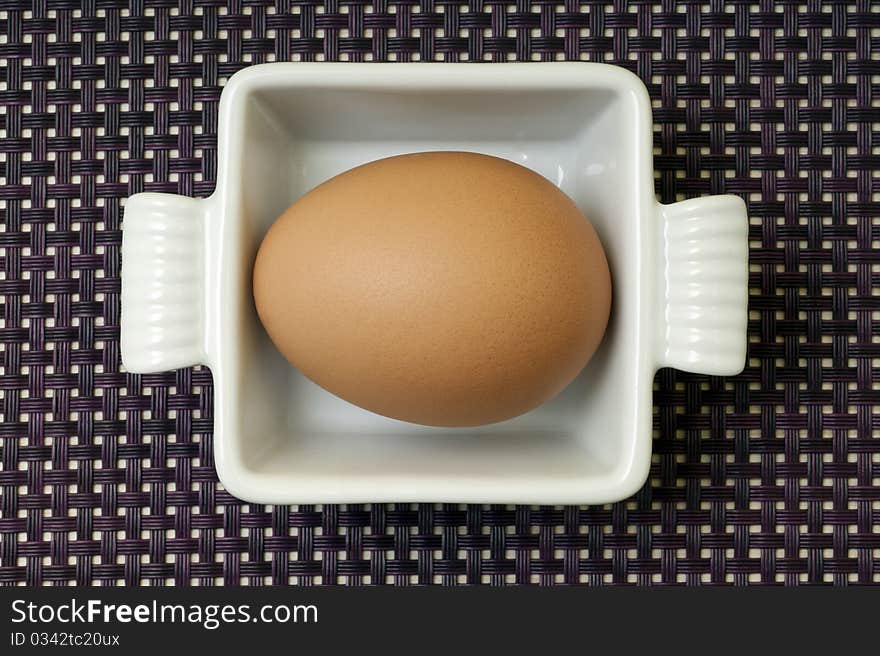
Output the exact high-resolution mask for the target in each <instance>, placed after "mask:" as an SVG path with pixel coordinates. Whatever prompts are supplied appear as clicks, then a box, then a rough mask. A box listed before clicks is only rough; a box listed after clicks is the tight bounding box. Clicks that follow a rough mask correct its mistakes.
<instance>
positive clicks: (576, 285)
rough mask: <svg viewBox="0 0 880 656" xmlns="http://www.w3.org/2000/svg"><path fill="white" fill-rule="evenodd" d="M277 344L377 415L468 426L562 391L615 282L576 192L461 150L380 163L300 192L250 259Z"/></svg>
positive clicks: (590, 349) (593, 335) (587, 351)
mask: <svg viewBox="0 0 880 656" xmlns="http://www.w3.org/2000/svg"><path fill="white" fill-rule="evenodd" d="M253 282H254V299H255V303H256V308H257V312H258V314H259V316H260V319H261V321H262V323H263V325H264V326H265V328H266V330H267V332H268V334H269V336H270V337H271V339H272V341H273V342H274V343H275V345H276V346H277V348H278V349H279V351H280V352H281V353H282V354H283V355H284V357H286V358H287V360H289V361H290V363H291V364H293V365H294V366H295V367H297V368H298V369H299V370H300V371H301V372H302V373H303V374H305V375H306V376H307V377H308V378H310V379H311V380H313V381H314V382H315V383H317V384H318V385H320V386H322V387H323V388H325V389H326V390H328V391H330V392H332V393H333V394H336V395H338V396H339V397H341V398H343V399H345V400H347V401H349V402H351V403H354V404H356V405H358V406H361V407H363V408H366V409H368V410H371V411H373V412H376V413H379V414H381V415H385V416H388V417H393V418H396V419H402V420H405V421H410V422H415V423H420V424H428V425H435V426H473V425H479V424H487V423H492V422H497V421H501V420H504V419H508V418H510V417H514V416H516V415H519V414H522V413H524V412H527V411H529V410H531V409H533V408H535V407H536V406H538V405H539V404H541V403H543V402H544V401H546V400H548V399H550V398H551V397H553V396H555V395H556V394H557V393H559V392H560V391H561V390H562V389H563V388H564V387H565V386H566V385H568V384H569V383H570V382H571V381H572V380H573V379H574V378H575V377H576V376H577V374H578V373H579V372H580V371H581V369H582V368H583V367H584V366H585V364H586V363H587V361H588V360H589V359H590V357H591V356H592V355H593V353H594V351H595V350H596V348H597V347H598V345H599V343H600V341H601V339H602V335H603V333H604V332H605V328H606V324H607V321H608V316H609V311H610V307H611V279H610V274H609V270H608V263H607V261H606V258H605V253H604V251H603V249H602V245H601V243H600V241H599V238H598V236H597V235H596V232H595V230H594V229H593V227H592V226H591V225H590V223H589V221H588V220H587V219H586V218H585V217H584V216H583V214H582V213H581V212H580V211H579V210H578V208H577V207H576V206H575V204H574V203H573V202H572V200H571V199H570V198H568V197H567V196H566V195H565V194H564V193H563V192H561V191H560V190H559V189H557V188H556V187H555V186H554V185H553V184H552V183H550V182H549V181H548V180H546V179H545V178H543V177H542V176H540V175H538V174H537V173H534V172H533V171H531V170H529V169H527V168H525V167H523V166H520V165H518V164H514V163H512V162H509V161H507V160H503V159H499V158H496V157H490V156H486V155H479V154H474V153H464V152H430V153H417V154H411V155H401V156H397V157H391V158H388V159H382V160H378V161H375V162H371V163H369V164H366V165H363V166H360V167H357V168H355V169H351V170H349V171H346V172H345V173H342V174H340V175H338V176H336V177H334V178H332V179H331V180H328V181H327V182H325V183H323V184H321V185H320V186H318V187H316V188H315V189H313V190H312V191H310V192H309V193H307V194H305V195H304V196H303V197H301V198H300V199H299V200H298V201H296V202H295V203H294V204H293V205H291V206H290V207H289V208H288V209H287V210H286V211H285V212H284V214H282V215H281V217H280V218H279V219H278V220H277V221H276V222H275V223H274V224H273V225H272V227H271V228H270V230H269V232H268V233H267V235H266V237H265V238H264V240H263V242H262V244H261V246H260V249H259V252H258V254H257V258H256V262H255V265H254V281H253Z"/></svg>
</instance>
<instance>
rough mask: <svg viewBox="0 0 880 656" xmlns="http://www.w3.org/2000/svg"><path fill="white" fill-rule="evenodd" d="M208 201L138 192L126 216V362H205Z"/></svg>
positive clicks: (143, 366) (135, 365)
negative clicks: (205, 252) (206, 204)
mask: <svg viewBox="0 0 880 656" xmlns="http://www.w3.org/2000/svg"><path fill="white" fill-rule="evenodd" d="M202 203H203V202H202V201H199V200H196V199H193V198H187V197H185V196H176V195H174V194H158V193H142V194H136V195H134V196H132V197H131V198H129V199H128V201H126V203H125V213H124V215H123V222H122V319H121V323H122V326H121V336H120V341H121V349H122V364H123V365H124V366H125V368H126V369H127V370H128V371H130V372H132V373H151V372H155V371H166V370H169V369H178V368H180V367H188V366H191V365H194V364H199V363H202V362H204V358H205V355H204V351H205V349H204V305H205V299H204V277H205V264H204V259H205V258H204V248H205V246H204V211H203V209H202V208H203V204H202Z"/></svg>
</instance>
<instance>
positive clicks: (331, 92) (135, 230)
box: [121, 63, 748, 503]
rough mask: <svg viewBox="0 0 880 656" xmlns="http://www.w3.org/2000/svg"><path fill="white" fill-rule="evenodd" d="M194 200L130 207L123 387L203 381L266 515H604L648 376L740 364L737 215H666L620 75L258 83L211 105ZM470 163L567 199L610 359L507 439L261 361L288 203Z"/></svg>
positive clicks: (256, 75)
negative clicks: (585, 243) (388, 172)
mask: <svg viewBox="0 0 880 656" xmlns="http://www.w3.org/2000/svg"><path fill="white" fill-rule="evenodd" d="M219 120H220V123H219V155H218V160H219V171H218V178H217V188H216V191H215V192H214V194H213V195H212V196H211V197H210V198H206V199H204V200H195V199H189V198H183V197H180V196H171V195H165V194H153V193H145V194H138V195H136V196H133V197H132V198H130V199H129V200H128V202H127V204H126V207H125V220H124V230H123V245H122V258H123V260H122V267H123V268H122V336H121V339H122V358H123V363H124V365H125V367H126V368H127V369H128V370H129V371H132V372H152V371H160V370H166V369H173V368H177V367H184V366H188V365H193V364H197V363H202V364H207V365H208V366H210V367H211V370H212V372H213V376H214V386H215V404H214V415H215V420H214V443H215V462H216V466H217V471H218V474H219V477H220V480H221V481H222V482H223V484H224V485H225V486H226V487H227V489H228V490H229V491H230V492H231V493H232V494H234V495H236V496H238V497H241V498H243V499H246V500H248V501H254V502H262V503H316V502H369V501H376V502H379V501H447V502H478V503H479V502H482V503H489V502H494V503H514V502H518V503H601V502H609V501H616V500H619V499H622V498H625V497H627V496H629V495H630V494H632V493H633V492H635V491H636V490H638V488H639V487H640V486H641V485H642V484H643V483H644V481H645V480H646V478H647V475H648V469H649V463H650V455H651V437H652V435H651V415H652V403H651V387H652V379H653V376H654V374H655V372H656V370H657V369H658V368H659V367H662V366H674V367H678V368H680V369H685V370H689V371H694V372H700V373H709V374H734V373H737V372H739V371H740V370H741V369H742V367H743V364H744V360H745V347H746V318H747V317H746V302H747V255H748V254H747V236H746V233H747V219H746V213H745V206H744V203H743V202H742V200H740V199H739V198H737V197H733V196H715V197H708V198H700V199H695V200H688V201H683V202H680V203H675V204H673V205H665V206H664V205H660V204H658V203H657V202H656V200H655V197H654V191H653V168H652V144H651V109H650V104H649V100H648V96H647V93H646V90H645V87H644V86H643V85H642V83H641V82H640V81H639V80H638V78H636V77H635V76H633V75H631V74H630V73H628V72H626V71H625V70H623V69H620V68H616V67H612V66H607V65H601V64H587V63H549V64H505V65H497V66H495V65H454V64H453V65H446V64H436V65H435V64H428V65H425V64H371V65H366V66H364V65H353V64H298V63H291V64H268V65H262V66H255V67H252V68H248V69H246V70H244V71H242V72H241V73H238V74H236V75H235V76H234V77H233V78H232V79H230V81H229V83H228V84H227V86H226V88H225V89H224V91H223V96H222V99H221V102H220V118H219ZM425 150H470V151H476V152H482V153H487V154H491V155H496V156H500V157H505V158H508V159H510V160H512V161H514V162H518V163H520V164H523V165H525V166H527V167H529V168H531V169H533V170H535V171H537V172H538V173H540V174H542V175H544V176H545V177H547V178H548V179H550V180H551V181H553V182H554V183H556V184H557V185H558V186H559V187H561V188H562V189H563V190H564V191H565V192H566V193H567V194H568V195H569V196H571V197H572V198H573V199H574V200H575V202H576V203H577V204H578V205H579V206H580V207H581V209H582V210H583V211H584V212H585V214H586V215H587V216H588V217H590V219H591V220H592V222H593V223H594V225H595V226H596V229H597V230H598V232H599V234H600V236H601V238H602V242H603V244H604V245H605V248H606V250H607V253H608V257H609V261H610V264H611V268H612V276H613V281H614V306H613V308H612V319H611V324H610V326H609V330H608V333H607V335H606V337H605V340H604V342H603V344H602V346H601V347H600V350H599V352H598V353H597V355H596V356H595V357H594V358H593V360H592V361H591V363H590V364H589V365H588V367H587V368H586V369H585V370H584V372H583V373H582V374H581V376H580V377H579V378H578V379H577V380H576V381H575V382H574V383H573V384H572V385H571V386H570V387H569V388H568V389H566V390H565V391H564V392H563V393H562V394H561V395H560V396H559V397H557V398H556V399H554V400H552V401H550V402H548V403H546V404H545V405H544V406H542V407H540V408H538V409H536V410H534V411H532V412H530V413H528V414H526V415H523V416H521V417H518V418H516V419H512V420H509V421H505V422H502V423H499V424H495V425H491V426H485V427H481V428H475V429H474V428H468V429H442V428H429V427H423V426H416V425H413V424H408V423H405V422H400V421H396V420H392V419H387V418H384V417H380V416H377V415H374V414H372V413H370V412H367V411H365V410H361V409H359V408H357V407H354V406H352V405H350V404H348V403H346V402H345V401H342V400H340V399H338V398H336V397H335V396H333V395H331V394H329V393H328V392H325V391H324V390H322V389H320V388H318V387H317V386H315V385H314V384H312V383H310V382H309V381H308V380H307V379H305V378H304V377H303V376H301V375H300V374H299V373H298V372H297V371H296V370H295V369H294V368H293V367H291V366H290V365H289V364H288V363H287V362H286V361H285V360H284V359H283V358H282V357H281V355H280V354H279V353H278V352H277V351H276V350H275V348H274V347H273V345H272V344H271V343H270V342H269V340H268V338H267V336H266V334H265V332H264V331H263V329H262V327H261V325H260V324H259V321H258V319H257V316H256V313H255V311H254V307H253V301H252V297H251V266H252V264H253V259H254V256H255V254H256V250H257V247H258V245H259V243H260V240H261V238H262V236H263V235H264V233H265V232H266V230H267V229H268V227H269V225H270V224H271V223H272V221H273V220H274V219H275V218H276V217H277V216H278V215H279V214H280V213H281V211H282V210H283V209H284V208H286V207H287V206H288V205H289V204H290V203H291V202H292V201H294V200H296V199H297V198H298V197H299V196H301V195H302V194H303V193H305V192H306V191H308V190H309V189H311V188H313V187H314V186H316V185H317V184H319V183H320V182H322V181H323V180H326V179H327V178H329V177H331V176H333V175H335V174H337V173H340V172H342V171H344V170H346V169H349V168H351V167H353V166H355V165H358V164H362V163H364V162H368V161H371V160H374V159H378V158H381V157H385V156H389V155H396V154H399V153H407V152H416V151H425Z"/></svg>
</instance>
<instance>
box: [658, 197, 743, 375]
mask: <svg viewBox="0 0 880 656" xmlns="http://www.w3.org/2000/svg"><path fill="white" fill-rule="evenodd" d="M659 208H660V209H659V213H660V217H659V219H660V223H661V229H660V232H659V239H658V246H659V250H660V252H659V254H658V255H659V256H658V260H657V261H658V264H659V267H660V271H659V276H658V286H659V292H658V294H659V301H660V312H661V313H662V316H661V317H660V321H659V322H658V323H659V326H660V335H659V348H658V353H657V355H658V364H659V366H661V367H675V368H676V369H681V370H683V371H690V372H693V373H700V374H711V375H717V376H726V375H733V374H738V373H739V372H741V371H742V370H743V367H744V366H745V359H746V341H747V337H746V328H747V324H748V309H747V306H748V273H749V252H748V227H749V226H748V216H747V214H746V205H745V203H744V202H743V200H742V199H741V198H739V197H738V196H708V197H705V198H694V199H691V200H685V201H681V202H679V203H673V204H671V205H660V206H659Z"/></svg>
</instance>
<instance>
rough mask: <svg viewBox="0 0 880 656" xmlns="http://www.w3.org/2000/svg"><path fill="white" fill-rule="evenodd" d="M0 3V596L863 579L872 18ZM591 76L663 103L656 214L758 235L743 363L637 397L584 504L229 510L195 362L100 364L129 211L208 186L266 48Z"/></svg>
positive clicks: (856, 8)
mask: <svg viewBox="0 0 880 656" xmlns="http://www.w3.org/2000/svg"><path fill="white" fill-rule="evenodd" d="M122 4H123V3H118V2H110V1H107V0H84V1H83V2H82V3H80V2H79V1H78V0H77V1H72V0H58V1H51V0H42V1H39V0H38V1H34V2H32V3H30V8H28V3H24V2H14V1H9V0H7V1H5V2H0V153H2V154H0V158H2V159H0V183H2V187H0V219H2V221H0V263H2V267H0V313H2V324H0V337H2V354H0V366H2V376H0V394H2V405H0V412H2V423H0V448H2V471H0V495H2V496H0V536H2V542H0V582H2V583H3V584H28V585H38V584H59V585H64V584H72V583H77V584H93V585H118V584H123V583H124V584H129V585H133V584H140V585H150V584H178V585H190V584H197V585H210V584H246V585H260V584H269V583H300V584H306V585H308V584H329V583H349V584H381V583H392V584H413V583H442V584H455V583H480V582H483V583H489V584H503V583H511V582H519V583H525V582H535V583H540V584H553V583H577V582H581V583H589V584H600V583H612V582H613V583H626V582H630V583H640V584H650V583H653V584H663V583H688V584H696V583H734V584H746V583H785V584H797V583H820V582H824V583H834V584H845V583H848V582H849V583H855V582H858V583H869V582H872V581H873V582H878V581H880V487H878V479H880V436H878V434H880V417H878V407H880V371H878V364H880V295H878V291H877V290H880V284H878V283H880V250H878V248H877V247H878V243H880V205H878V201H880V178H878V175H880V174H878V169H880V60H878V53H880V13H878V11H880V7H878V5H877V4H876V3H871V2H869V1H868V0H859V1H850V2H843V1H826V2H819V1H817V0H812V1H810V2H775V1H770V0H764V1H762V2H737V1H725V2H722V1H721V0H710V1H708V2H699V1H695V0H694V1H687V2H673V1H669V0H665V1H663V2H622V1H614V2H576V1H574V0H571V1H567V2H564V3H557V2H554V1H552V0H550V1H546V2H533V3H529V2H504V1H494V2H489V1H483V0H470V2H467V3H465V2H462V1H461V0H456V1H455V2H445V1H440V0H422V1H421V2H419V1H416V0H399V1H398V0H377V1H376V2H373V3H369V2H361V1H357V0H352V1H345V0H329V1H328V2H326V3H317V2H310V1H306V2H300V1H296V2H294V1H291V0H278V1H277V2H274V1H267V0H259V1H254V2H246V1H244V0H229V1H228V2H226V1H225V0H224V1H219V0H205V1H199V2H192V3H188V2H186V1H184V0H180V1H179V2H178V1H177V0H171V1H167V0H157V1H150V0H136V1H133V2H131V3H130V6H129V7H128V8H127V9H126V8H121V5H122ZM514 59H517V60H541V61H549V60H558V59H572V60H578V59H579V60H590V61H601V62H608V63H614V64H618V65H621V66H624V67H626V68H628V69H630V70H632V71H634V72H635V73H637V74H638V75H639V76H640V77H641V78H642V79H643V80H644V81H645V83H646V84H647V85H648V88H649V90H650V93H651V96H652V98H653V105H654V119H655V129H654V144H655V152H656V158H655V169H656V171H657V177H656V184H657V192H658V195H659V197H660V200H662V201H664V202H670V201H675V200H679V199H682V198H685V197H690V196H696V195H702V194H710V193H724V192H732V193H736V194H740V195H742V196H743V197H744V198H746V199H747V201H748V205H749V213H750V217H751V232H750V239H751V276H750V287H751V311H750V324H749V337H750V347H749V361H748V367H747V369H746V370H745V372H744V373H743V374H742V375H740V376H737V377H734V378H726V379H725V378H710V377H704V376H695V375H687V374H682V373H678V372H675V371H672V370H664V371H662V372H661V373H660V374H658V376H657V379H656V391H655V395H654V402H655V408H656V409H655V438H656V439H655V442H654V454H655V455H654V460H653V467H652V471H651V478H650V481H649V483H648V484H647V485H646V486H645V488H644V489H643V490H642V491H641V492H639V493H638V494H637V495H636V496H634V497H633V498H631V499H630V500H628V501H625V502H622V503H618V504H615V505H611V506H605V507H564V508H563V507H540V508H539V507H521V506H507V507H505V506H483V507H481V506H458V505H410V504H398V505H394V504H392V505H375V506H367V505H353V506H324V507H321V506H299V507H271V506H262V505H254V504H244V503H242V502H240V501H238V500H236V499H235V498H233V497H231V496H230V495H229V494H227V493H226V492H225V491H224V490H223V488H222V486H220V485H219V484H218V483H217V478H216V474H215V472H214V468H213V464H212V462H213V451H212V437H211V429H212V399H213V394H212V388H211V375H210V372H209V371H208V370H205V369H195V370H183V371H177V372H170V373H165V374H158V375H144V376H135V375H129V374H126V373H123V372H121V371H120V358H119V342H118V339H119V290H120V282H119V265H120V260H119V245H120V239H121V231H120V223H121V215H122V211H121V206H122V201H123V199H125V198H126V197H127V196H129V195H131V194H133V193H136V192H140V191H144V190H148V191H165V192H175V193H181V194H187V195H193V196H205V195H208V194H209V193H210V192H211V191H212V189H213V187H214V180H215V175H216V128H217V101H218V99H219V96H220V91H221V88H222V86H223V84H224V81H225V80H226V79H227V78H228V77H229V76H230V75H231V74H232V73H234V72H235V71H237V70H239V69H240V68H242V67H244V66H247V65H250V64H256V63H260V62H269V61H290V60H293V61H298V60H302V61H316V60H351V61H370V60H396V61H416V60H421V61H424V60H442V61H466V60H467V61H472V60H485V61H493V62H502V61H507V60H514Z"/></svg>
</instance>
